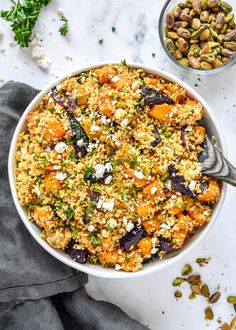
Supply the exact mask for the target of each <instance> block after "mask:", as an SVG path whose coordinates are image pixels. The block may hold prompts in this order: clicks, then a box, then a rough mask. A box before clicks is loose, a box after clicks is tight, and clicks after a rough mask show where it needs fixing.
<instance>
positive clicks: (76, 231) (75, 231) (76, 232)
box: [71, 227, 78, 237]
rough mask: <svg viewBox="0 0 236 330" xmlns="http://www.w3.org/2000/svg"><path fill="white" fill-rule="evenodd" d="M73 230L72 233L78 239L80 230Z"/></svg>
mask: <svg viewBox="0 0 236 330" xmlns="http://www.w3.org/2000/svg"><path fill="white" fill-rule="evenodd" d="M71 230H72V232H73V235H74V236H75V237H77V236H78V230H77V229H75V228H74V227H71Z"/></svg>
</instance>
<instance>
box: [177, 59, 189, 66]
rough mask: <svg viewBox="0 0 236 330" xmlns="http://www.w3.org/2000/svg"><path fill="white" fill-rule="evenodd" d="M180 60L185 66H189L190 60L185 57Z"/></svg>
mask: <svg viewBox="0 0 236 330" xmlns="http://www.w3.org/2000/svg"><path fill="white" fill-rule="evenodd" d="M178 62H179V63H180V64H181V65H183V66H189V61H188V59H187V58H185V57H183V58H181V59H180V60H178Z"/></svg>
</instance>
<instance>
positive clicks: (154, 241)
mask: <svg viewBox="0 0 236 330" xmlns="http://www.w3.org/2000/svg"><path fill="white" fill-rule="evenodd" d="M156 242H157V238H156V237H153V238H152V245H154V246H155V244H156Z"/></svg>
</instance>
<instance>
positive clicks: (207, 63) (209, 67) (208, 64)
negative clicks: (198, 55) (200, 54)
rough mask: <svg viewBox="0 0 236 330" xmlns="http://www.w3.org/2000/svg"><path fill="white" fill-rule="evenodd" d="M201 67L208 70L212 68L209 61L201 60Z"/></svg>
mask: <svg viewBox="0 0 236 330" xmlns="http://www.w3.org/2000/svg"><path fill="white" fill-rule="evenodd" d="M201 69H202V70H206V71H208V70H212V69H213V66H212V64H211V63H209V62H206V61H201Z"/></svg>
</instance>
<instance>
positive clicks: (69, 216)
mask: <svg viewBox="0 0 236 330" xmlns="http://www.w3.org/2000/svg"><path fill="white" fill-rule="evenodd" d="M64 214H65V215H66V217H67V219H68V220H70V219H72V218H73V217H74V211H73V210H72V208H71V207H68V208H67V210H65V211H64Z"/></svg>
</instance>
